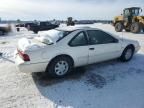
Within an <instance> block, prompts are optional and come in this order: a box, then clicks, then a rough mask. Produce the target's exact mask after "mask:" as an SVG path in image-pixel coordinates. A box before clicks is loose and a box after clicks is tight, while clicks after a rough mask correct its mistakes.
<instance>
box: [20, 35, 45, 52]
mask: <svg viewBox="0 0 144 108" xmlns="http://www.w3.org/2000/svg"><path fill="white" fill-rule="evenodd" d="M44 46H45V45H44V44H43V43H41V42H39V41H37V40H35V39H28V38H22V39H20V40H19V41H18V49H19V50H21V51H33V50H37V49H39V48H42V47H44Z"/></svg>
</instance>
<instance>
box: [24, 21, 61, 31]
mask: <svg viewBox="0 0 144 108" xmlns="http://www.w3.org/2000/svg"><path fill="white" fill-rule="evenodd" d="M26 27H27V28H28V29H29V30H31V31H33V32H34V33H38V31H43V30H50V29H54V28H57V27H59V25H56V24H52V23H50V22H39V23H32V24H30V25H27V26H26Z"/></svg>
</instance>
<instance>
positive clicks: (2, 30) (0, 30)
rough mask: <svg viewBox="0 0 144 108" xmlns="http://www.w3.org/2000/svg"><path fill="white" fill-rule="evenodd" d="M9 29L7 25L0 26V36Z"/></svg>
mask: <svg viewBox="0 0 144 108" xmlns="http://www.w3.org/2000/svg"><path fill="white" fill-rule="evenodd" d="M9 31H10V28H9V27H0V36H1V35H5V34H6V33H8V32H9Z"/></svg>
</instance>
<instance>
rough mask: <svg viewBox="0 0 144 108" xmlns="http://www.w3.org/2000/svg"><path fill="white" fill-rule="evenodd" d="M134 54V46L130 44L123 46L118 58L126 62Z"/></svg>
mask: <svg viewBox="0 0 144 108" xmlns="http://www.w3.org/2000/svg"><path fill="white" fill-rule="evenodd" d="M133 54H134V48H133V47H132V46H128V47H126V48H125V50H124V51H123V53H122V55H121V57H120V60H121V61H122V62H127V61H130V60H131V59H132V57H133Z"/></svg>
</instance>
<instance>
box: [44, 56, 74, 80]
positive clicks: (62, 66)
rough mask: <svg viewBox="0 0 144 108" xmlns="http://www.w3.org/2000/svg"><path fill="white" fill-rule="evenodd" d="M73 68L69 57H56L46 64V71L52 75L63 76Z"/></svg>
mask: <svg viewBox="0 0 144 108" xmlns="http://www.w3.org/2000/svg"><path fill="white" fill-rule="evenodd" d="M72 68H73V63H72V60H71V59H70V58H69V57H64V56H62V57H57V58H55V59H54V60H52V62H51V63H50V65H49V66H48V68H47V69H46V72H48V74H49V75H50V76H52V77H63V76H65V75H66V74H68V73H69V72H71V70H72Z"/></svg>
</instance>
